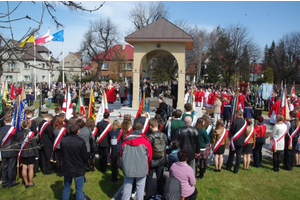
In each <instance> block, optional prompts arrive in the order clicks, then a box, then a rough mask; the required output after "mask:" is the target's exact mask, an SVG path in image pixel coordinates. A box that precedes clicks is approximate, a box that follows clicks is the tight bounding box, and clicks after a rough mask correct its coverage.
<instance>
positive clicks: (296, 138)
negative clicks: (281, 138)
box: [285, 119, 300, 142]
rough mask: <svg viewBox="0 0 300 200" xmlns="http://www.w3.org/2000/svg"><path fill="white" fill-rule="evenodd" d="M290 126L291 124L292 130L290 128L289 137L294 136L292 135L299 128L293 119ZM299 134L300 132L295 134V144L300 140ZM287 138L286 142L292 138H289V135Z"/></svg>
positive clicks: (286, 135)
mask: <svg viewBox="0 0 300 200" xmlns="http://www.w3.org/2000/svg"><path fill="white" fill-rule="evenodd" d="M290 124H291V128H290V130H289V135H292V133H293V132H294V131H295V130H296V129H297V127H298V126H296V124H295V119H291V121H290ZM299 132H300V131H298V132H297V133H296V134H295V136H294V137H293V142H297V141H298V138H299ZM285 138H286V141H289V138H290V137H289V136H288V134H285Z"/></svg>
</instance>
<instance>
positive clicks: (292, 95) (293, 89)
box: [291, 82, 296, 97]
mask: <svg viewBox="0 0 300 200" xmlns="http://www.w3.org/2000/svg"><path fill="white" fill-rule="evenodd" d="M295 96H296V91H295V82H294V83H293V87H292V89H291V97H295Z"/></svg>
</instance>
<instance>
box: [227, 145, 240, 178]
mask: <svg viewBox="0 0 300 200" xmlns="http://www.w3.org/2000/svg"><path fill="white" fill-rule="evenodd" d="M242 153H243V146H238V147H235V150H234V151H232V150H230V151H229V157H228V160H227V164H226V168H227V169H231V167H232V164H233V158H234V154H236V160H235V162H236V164H235V166H234V172H236V173H237V172H238V171H239V168H240V163H241V156H242Z"/></svg>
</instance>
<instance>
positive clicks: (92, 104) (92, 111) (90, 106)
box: [88, 89, 96, 119]
mask: <svg viewBox="0 0 300 200" xmlns="http://www.w3.org/2000/svg"><path fill="white" fill-rule="evenodd" d="M94 103H95V99H94V92H93V89H91V94H90V102H89V111H88V117H92V118H94V119H96V116H95V114H94V110H95V107H94Z"/></svg>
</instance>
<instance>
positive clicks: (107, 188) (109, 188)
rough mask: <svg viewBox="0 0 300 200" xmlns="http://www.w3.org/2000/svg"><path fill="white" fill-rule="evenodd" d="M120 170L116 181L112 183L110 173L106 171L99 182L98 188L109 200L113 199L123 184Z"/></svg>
mask: <svg viewBox="0 0 300 200" xmlns="http://www.w3.org/2000/svg"><path fill="white" fill-rule="evenodd" d="M120 172H121V170H120V169H119V173H118V181H117V182H116V183H113V182H112V180H111V171H110V170H109V171H107V172H106V173H103V174H102V178H101V180H100V181H99V186H100V188H101V190H102V191H103V193H104V194H106V195H107V197H109V198H110V199H111V198H113V196H114V195H115V193H116V192H117V191H118V190H119V188H120V187H121V186H122V184H123V176H122V175H121V174H120Z"/></svg>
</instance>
